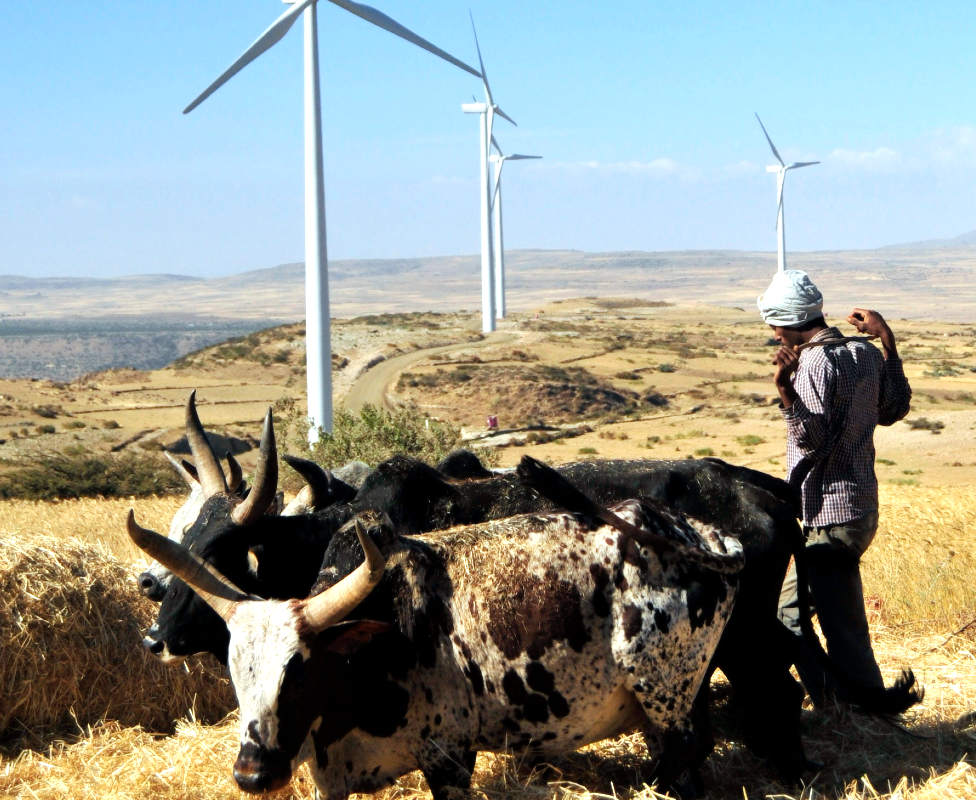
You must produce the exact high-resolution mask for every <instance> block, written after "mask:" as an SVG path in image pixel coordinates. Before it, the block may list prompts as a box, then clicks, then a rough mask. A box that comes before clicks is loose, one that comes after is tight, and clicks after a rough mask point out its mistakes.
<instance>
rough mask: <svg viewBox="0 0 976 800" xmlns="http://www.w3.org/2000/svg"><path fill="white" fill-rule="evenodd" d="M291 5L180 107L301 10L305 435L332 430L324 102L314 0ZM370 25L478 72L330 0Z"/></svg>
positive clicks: (346, 0) (213, 87) (386, 22)
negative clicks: (308, 423) (307, 425)
mask: <svg viewBox="0 0 976 800" xmlns="http://www.w3.org/2000/svg"><path fill="white" fill-rule="evenodd" d="M284 2H286V3H288V4H289V5H290V6H291V7H290V8H289V9H288V10H287V11H286V12H285V13H284V14H282V15H281V16H280V17H278V19H276V20H275V21H274V22H273V23H272V24H271V26H270V27H269V28H268V29H267V30H266V31H265V32H264V33H262V34H261V35H260V36H259V37H258V38H257V40H256V41H255V42H254V44H252V45H251V46H250V47H249V48H247V50H245V51H244V53H243V54H242V55H241V56H240V58H238V59H237V60H236V61H235V62H234V63H233V64H231V65H230V67H228V68H227V69H226V70H225V71H224V72H223V73H222V74H221V75H220V77H219V78H217V80H215V81H214V82H213V83H211V84H210V86H208V87H207V88H206V89H205V90H204V91H203V93H202V94H201V95H200V96H199V97H197V99H196V100H194V101H193V102H192V103H190V105H188V106H187V107H186V108H185V109H184V110H183V113H184V114H189V113H190V112H191V111H193V109H194V108H196V107H197V106H198V105H200V103H202V102H203V101H204V100H206V99H207V98H208V97H210V95H212V94H213V93H214V92H215V91H217V89H219V88H220V87H221V86H223V85H224V84H225V83H227V81H229V80H230V79H231V78H232V77H234V76H235V75H236V74H237V73H238V72H240V71H241V70H242V69H244V67H246V66H247V65H248V64H250V63H251V62H252V61H254V59H256V58H257V57H258V56H260V55H261V54H262V53H264V52H265V51H266V50H269V49H270V48H272V47H274V45H276V44H277V43H278V42H279V41H281V39H282V38H283V37H284V35H285V34H286V33H288V31H289V29H290V28H291V26H292V25H293V24H294V23H295V21H296V20H297V19H298V17H299V15H300V14H302V13H303V12H304V14H305V348H306V351H305V356H306V358H305V360H306V371H307V377H308V416H309V419H310V420H311V422H312V428H311V430H310V432H309V438H310V440H311V441H312V442H315V440H316V439H317V438H318V429H319V428H322V429H324V430H325V431H327V432H331V431H332V341H331V338H332V337H331V331H330V320H329V261H328V254H327V249H326V235H325V177H324V169H323V166H322V104H321V99H320V93H319V47H318V24H317V20H316V4H317V0H284ZM329 2H331V3H333V4H334V5H337V6H339V7H340V8H344V9H346V11H348V12H350V13H351V14H355V15H356V16H357V17H360V18H362V19H364V20H366V21H367V22H371V23H372V24H373V25H376V26H377V27H380V28H382V29H383V30H386V31H389V32H390V33H392V34H395V35H396V36H399V37H400V38H401V39H406V40H407V41H408V42H411V43H412V44H415V45H417V46H418V47H422V48H423V49H424V50H427V51H428V52H430V53H433V54H434V55H436V56H439V57H440V58H443V59H444V60H445V61H449V62H450V63H451V64H454V66H456V67H460V68H461V69H463V70H464V71H465V72H469V73H471V74H472V75H474V76H475V77H476V78H480V77H481V73H480V72H478V70H476V69H474V68H473V67H469V66H468V65H467V64H465V63H464V62H463V61H460V60H458V59H456V58H455V57H454V56H452V55H451V54H450V53H447V52H445V51H444V50H441V49H440V48H439V47H437V46H436V45H433V44H431V43H430V42H428V41H427V40H426V39H423V38H421V37H420V36H418V35H417V34H415V33H414V32H413V31H410V30H408V29H407V28H405V27H404V26H403V25H401V24H400V23H399V22H397V21H395V20H393V19H391V18H390V17H388V16H387V15H386V14H384V13H383V12H381V11H377V10H376V9H375V8H372V7H370V6H367V5H363V4H362V3H356V2H353V0H329Z"/></svg>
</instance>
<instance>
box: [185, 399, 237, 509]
mask: <svg viewBox="0 0 976 800" xmlns="http://www.w3.org/2000/svg"><path fill="white" fill-rule="evenodd" d="M196 397H197V393H196V390H194V391H192V392H190V399H189V400H187V401H186V440H187V442H189V443H190V451H191V452H192V453H193V459H194V461H196V463H197V472H199V474H200V486H201V487H202V488H203V494H204V496H205V497H213V496H214V495H215V494H225V493H226V492H227V481H226V479H225V478H224V471H223V470H222V469H221V468H220V462H219V461H218V460H217V456H216V455H214V451H213V448H212V447H211V446H210V440H209V439H208V438H207V434H206V433H205V432H204V430H203V425H201V424H200V417H199V416H197V401H196Z"/></svg>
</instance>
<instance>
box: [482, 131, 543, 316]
mask: <svg viewBox="0 0 976 800" xmlns="http://www.w3.org/2000/svg"><path fill="white" fill-rule="evenodd" d="M491 144H492V147H494V148H495V155H493V156H491V158H490V161H491V162H492V163H493V164H494V165H495V190H494V192H493V193H492V198H491V211H492V217H493V219H492V226H493V228H494V231H495V317H496V318H497V319H505V316H506V313H507V311H506V308H505V237H504V235H503V234H502V167H504V166H505V162H506V161H524V160H526V159H534V158H542V156H525V155H522V154H521V153H512V154H511V155H507V156H506V155H505V154H504V153H503V152H502V149H501V147H499V146H498V140H497V139H495V137H494V136H492V137H491Z"/></svg>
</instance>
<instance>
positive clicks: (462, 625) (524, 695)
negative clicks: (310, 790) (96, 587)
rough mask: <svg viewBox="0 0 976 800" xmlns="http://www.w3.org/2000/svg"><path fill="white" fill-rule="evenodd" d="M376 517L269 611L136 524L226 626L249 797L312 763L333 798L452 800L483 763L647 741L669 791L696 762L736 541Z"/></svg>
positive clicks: (686, 530)
mask: <svg viewBox="0 0 976 800" xmlns="http://www.w3.org/2000/svg"><path fill="white" fill-rule="evenodd" d="M364 517H366V518H367V524H369V525H370V530H369V532H368V533H367V531H366V529H365V528H364V526H363V525H362V524H361V523H360V522H359V520H358V519H357V520H356V521H355V522H354V524H352V525H348V526H346V527H345V528H343V529H342V530H341V531H340V532H339V533H338V534H337V535H336V536H335V537H334V538H333V540H332V542H331V544H330V546H329V549H328V551H327V553H326V557H325V561H324V570H325V572H326V574H327V575H328V576H329V577H330V579H331V585H330V586H329V588H328V589H326V590H325V591H324V592H322V593H321V594H319V595H317V596H315V597H312V598H310V599H308V600H292V601H274V600H257V599H255V598H253V597H249V596H248V595H246V594H244V593H243V592H241V591H240V590H239V589H238V588H236V587H234V586H233V585H232V584H231V583H230V582H228V581H227V580H226V579H224V578H222V576H220V575H219V573H217V572H216V571H215V570H213V568H212V567H210V568H208V567H207V566H205V565H204V563H203V562H201V561H199V560H197V559H196V558H195V557H194V556H193V555H192V553H190V551H189V550H186V549H185V548H181V546H180V545H178V544H175V543H173V542H171V541H169V540H167V539H166V538H165V537H162V536H160V535H159V534H156V533H153V532H152V531H148V530H146V529H143V528H140V527H139V526H138V525H137V524H136V523H135V521H134V517H133V515H132V513H131V512H130V516H129V521H128V530H129V535H130V536H131V537H132V539H133V541H135V543H136V544H137V545H138V546H139V547H141V548H143V549H144V550H146V552H147V553H149V554H150V555H152V556H153V557H155V558H156V559H158V560H159V561H161V562H163V563H165V564H166V565H167V566H168V568H169V569H171V570H172V571H173V572H174V573H175V574H177V575H179V576H180V577H182V578H183V580H185V581H186V582H187V583H188V584H189V585H191V586H193V587H194V589H195V590H196V591H197V592H198V593H199V594H200V596H201V597H203V598H204V599H205V600H206V601H207V603H208V604H210V606H211V607H212V608H213V609H214V611H215V612H216V613H218V614H219V615H220V616H221V617H222V618H223V619H224V620H225V621H226V623H227V626H228V629H229V630H230V648H229V653H230V658H229V667H230V673H231V677H232V680H233V683H234V687H235V690H236V692H237V698H238V703H239V705H240V714H241V740H240V741H241V746H240V752H239V755H238V758H237V761H236V763H235V765H234V777H235V779H236V781H237V783H238V785H239V786H240V787H241V788H242V789H244V790H246V791H249V792H265V791H271V790H275V789H278V788H281V787H282V786H284V785H285V784H287V782H288V781H289V780H290V777H291V774H292V771H293V769H294V768H295V767H296V766H297V765H298V764H299V763H301V762H303V761H309V762H310V766H311V768H312V775H313V779H314V781H315V784H316V787H317V788H318V790H319V792H320V793H321V796H323V797H326V798H345V797H346V796H347V795H348V794H349V793H351V792H371V791H375V790H377V789H379V788H380V787H383V786H386V785H389V784H392V783H393V782H394V781H395V780H396V779H397V778H398V777H400V776H401V775H403V774H405V773H407V772H409V771H411V770H414V769H420V770H422V771H423V773H424V776H425V777H426V779H427V782H428V785H429V786H430V788H431V791H432V793H433V796H434V798H435V800H444V799H445V798H446V797H448V796H449V795H450V790H451V789H454V788H462V789H465V788H467V787H469V786H470V782H471V770H472V769H473V767H474V756H475V753H476V752H477V751H481V750H488V751H505V750H508V749H515V750H518V751H523V752H526V753H527V754H529V756H530V757H532V758H545V757H549V756H552V755H555V754H558V753H564V752H567V751H571V750H575V749H576V748H578V747H581V746H583V745H586V744H589V743H591V742H595V741H598V740H601V739H604V738H607V737H609V736H614V735H617V734H620V733H623V732H627V731H631V730H634V729H637V728H642V729H643V732H644V737H645V740H646V742H647V748H648V752H649V755H650V757H651V758H654V759H659V760H658V763H657V767H656V772H655V778H656V779H657V780H659V782H660V783H661V784H662V785H667V784H668V783H669V782H670V780H671V779H673V778H674V777H676V776H677V775H678V774H680V773H681V772H683V771H684V770H685V769H686V768H687V767H688V766H691V765H692V764H693V763H694V762H695V761H696V760H697V759H698V758H700V752H699V748H698V747H697V745H696V742H695V731H694V727H693V726H692V725H691V723H690V715H691V712H692V709H693V701H694V698H695V695H696V693H697V691H698V689H699V687H700V685H701V683H702V681H703V679H704V677H705V675H706V673H707V670H708V665H709V662H710V660H711V657H712V654H713V652H714V650H715V647H716V646H717V645H718V642H719V637H720V635H721V632H722V629H723V627H724V625H725V622H726V620H727V618H728V616H729V614H730V612H731V608H732V602H733V599H734V597H735V594H736V586H737V580H736V576H735V574H734V573H735V572H736V571H737V570H738V569H740V568H741V566H742V563H743V560H742V549H741V546H740V545H739V543H738V542H737V541H736V540H735V539H734V538H733V537H729V536H727V535H725V534H724V532H722V531H720V530H717V529H715V528H712V527H711V526H705V525H701V524H700V523H696V524H691V523H690V522H689V521H688V520H687V519H686V518H684V517H683V516H682V515H680V514H677V513H675V512H674V511H673V510H671V509H668V508H666V507H664V506H662V505H660V504H656V503H644V502H640V501H628V502H625V503H622V504H619V505H617V506H615V507H614V509H613V512H611V513H610V518H611V519H613V520H615V521H616V524H615V525H614V526H611V525H607V524H604V523H603V522H602V521H598V520H594V519H592V518H590V517H585V516H576V515H572V514H565V513H563V514H552V515H544V516H543V515H523V516H516V517H512V518H509V519H506V520H502V521H499V522H493V523H488V524H482V525H475V526H466V527H460V528H454V529H451V530H448V531H442V532H438V533H434V534H430V535H428V536H426V537H423V538H412V537H408V536H399V535H398V534H397V533H396V531H394V530H393V529H392V528H391V527H390V526H389V525H388V524H385V523H384V522H383V521H382V520H381V518H379V517H378V516H377V515H364ZM354 531H355V533H354ZM357 540H358V541H357ZM377 543H378V544H379V547H382V549H383V551H384V552H383V554H381V552H380V549H379V547H378V546H377ZM363 553H365V560H364V559H363ZM359 562H362V563H359ZM344 619H346V620H347V621H346V622H342V620H344Z"/></svg>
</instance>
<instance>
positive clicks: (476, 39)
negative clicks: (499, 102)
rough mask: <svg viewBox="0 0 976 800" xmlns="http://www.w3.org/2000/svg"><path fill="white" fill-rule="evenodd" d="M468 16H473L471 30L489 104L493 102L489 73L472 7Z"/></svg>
mask: <svg viewBox="0 0 976 800" xmlns="http://www.w3.org/2000/svg"><path fill="white" fill-rule="evenodd" d="M468 16H469V17H471V30H472V31H473V32H474V46H475V49H476V50H477V51H478V66H479V67H481V75H479V76H478V77H480V78H481V82H482V83H483V84H484V85H485V94H486V95H488V104H489V105H490V104H491V103H492V99H491V87H490V86H489V85H488V73H487V72H485V62H484V60H483V59H482V58H481V45H480V44H478V29H477V28H475V26H474V14H472V13H471V9H470V8H469V9H468Z"/></svg>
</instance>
